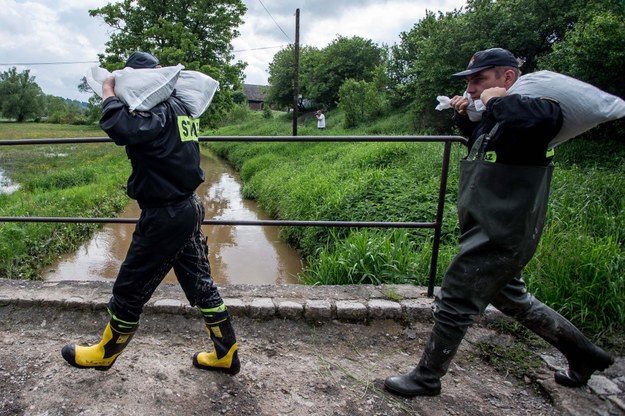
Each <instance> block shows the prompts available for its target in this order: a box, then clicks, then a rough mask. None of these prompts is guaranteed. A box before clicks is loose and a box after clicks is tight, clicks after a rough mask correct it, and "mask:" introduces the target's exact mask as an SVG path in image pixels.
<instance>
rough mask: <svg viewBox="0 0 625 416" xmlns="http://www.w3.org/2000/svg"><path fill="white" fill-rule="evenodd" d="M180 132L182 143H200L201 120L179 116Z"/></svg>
mask: <svg viewBox="0 0 625 416" xmlns="http://www.w3.org/2000/svg"><path fill="white" fill-rule="evenodd" d="M178 132H179V133H180V141H183V142H191V141H193V142H197V141H199V138H200V119H199V118H191V117H188V116H178Z"/></svg>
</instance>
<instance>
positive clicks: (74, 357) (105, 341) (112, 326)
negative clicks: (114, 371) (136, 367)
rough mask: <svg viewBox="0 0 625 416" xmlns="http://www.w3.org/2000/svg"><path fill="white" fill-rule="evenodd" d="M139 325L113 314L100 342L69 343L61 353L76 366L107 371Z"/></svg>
mask: <svg viewBox="0 0 625 416" xmlns="http://www.w3.org/2000/svg"><path fill="white" fill-rule="evenodd" d="M138 326H139V323H138V322H126V321H122V320H120V319H118V318H116V317H115V315H111V320H110V322H109V323H108V324H106V328H104V333H103V334H102V339H101V340H100V342H98V343H97V344H94V345H76V344H67V345H66V346H64V347H63V349H62V350H61V355H62V356H63V358H64V359H65V361H67V362H68V363H69V364H71V365H72V366H74V367H77V368H93V369H96V370H100V371H106V370H108V369H109V368H111V367H112V366H113V364H114V363H115V360H116V359H117V357H119V355H120V354H121V353H122V351H123V350H124V348H126V345H128V343H129V342H130V340H131V339H132V336H133V335H134V334H135V331H136V330H137V327H138Z"/></svg>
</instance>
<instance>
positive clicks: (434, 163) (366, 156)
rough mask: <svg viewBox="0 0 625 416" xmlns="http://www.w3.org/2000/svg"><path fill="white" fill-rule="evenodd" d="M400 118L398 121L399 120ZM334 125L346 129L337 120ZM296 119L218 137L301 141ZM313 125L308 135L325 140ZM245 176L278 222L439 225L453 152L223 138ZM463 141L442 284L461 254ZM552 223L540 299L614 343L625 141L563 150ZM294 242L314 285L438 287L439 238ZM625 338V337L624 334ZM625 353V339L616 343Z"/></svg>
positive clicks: (621, 297) (404, 233) (345, 233)
mask: <svg viewBox="0 0 625 416" xmlns="http://www.w3.org/2000/svg"><path fill="white" fill-rule="evenodd" d="M338 120H340V114H334V113H333V112H330V114H328V115H327V121H328V123H327V126H328V127H327V128H326V130H325V131H323V132H322V134H324V135H361V134H363V135H364V134H391V135H395V134H419V133H418V132H416V131H411V130H410V128H411V126H412V124H411V123H412V121H411V118H410V117H409V115H404V116H402V115H393V116H392V117H389V118H388V119H386V120H384V121H381V122H379V123H372V124H370V125H367V126H363V127H362V128H361V129H358V130H349V131H346V130H344V129H342V128H341V126H340V123H339V122H337V121H338ZM389 120H391V121H390V122H389ZM333 121H334V123H333ZM290 123H291V122H290V120H288V118H287V117H285V116H278V117H274V118H273V119H272V120H270V121H269V122H268V123H267V124H266V125H265V123H264V122H263V121H262V120H260V118H256V119H254V117H251V119H249V120H247V121H246V122H245V123H243V124H240V125H238V126H236V127H231V128H228V129H222V130H217V131H214V132H211V133H210V134H215V135H242V136H254V135H290V134H291V124H290ZM313 123H314V122H313V121H312V120H307V121H306V122H305V123H304V125H302V126H300V127H299V129H298V132H299V135H315V134H318V132H316V131H314V124H313ZM210 147H211V148H212V149H213V150H215V151H216V152H217V153H218V154H219V155H221V156H222V157H224V158H226V159H228V160H229V161H230V162H231V163H232V164H233V165H234V166H235V167H236V168H237V169H239V170H240V172H241V177H242V179H243V181H244V187H243V191H244V194H245V196H246V197H248V198H254V199H256V200H257V202H258V203H259V204H260V206H261V207H262V208H263V209H264V210H266V211H267V213H269V214H270V215H271V216H272V217H275V218H280V219H300V220H354V221H357V220H363V221H431V220H432V219H433V213H434V211H435V204H436V196H437V192H438V181H439V179H438V177H439V174H440V161H441V155H442V150H441V147H440V145H437V144H427V145H426V144H406V143H358V144H352V143H349V144H346V143H211V144H210ZM462 155H464V150H463V149H461V146H459V145H454V150H453V156H452V162H451V168H450V178H449V184H448V192H447V197H446V208H445V213H444V226H443V234H442V243H441V248H440V252H439V262H438V269H437V282H436V283H437V284H440V281H441V279H442V276H443V275H444V271H445V268H446V266H447V264H449V262H450V261H451V259H452V258H453V256H454V254H455V253H456V252H457V242H458V236H459V231H458V226H457V215H456V212H455V203H456V193H457V176H458V172H457V161H458V160H459V158H460V157H462ZM555 160H556V165H557V166H556V170H555V175H554V179H553V186H552V191H551V199H550V207H549V213H548V219H547V226H546V228H545V230H544V234H543V237H542V240H541V244H540V246H539V249H538V251H537V253H536V255H535V256H534V258H533V259H532V261H531V262H530V264H529V265H528V267H527V268H526V270H525V273H524V277H525V280H526V281H527V283H528V286H529V288H530V291H532V292H533V293H534V294H535V295H536V296H537V297H538V298H539V299H541V300H543V301H544V302H545V303H547V304H549V305H550V306H552V307H554V308H555V309H557V310H558V311H560V312H561V313H563V314H564V315H565V316H566V317H568V318H570V319H571V320H572V321H573V322H574V323H575V324H577V325H578V326H579V327H580V328H581V329H582V330H583V331H585V332H586V333H588V334H589V335H591V336H593V337H594V338H595V339H602V340H603V342H606V343H608V342H609V338H611V337H616V338H618V337H619V336H621V337H622V333H623V330H624V329H625V255H624V254H623V253H624V250H623V245H624V240H625V237H624V234H625V232H624V231H623V230H625V183H624V182H623V177H624V176H625V145H624V144H623V143H622V142H618V141H604V142H600V141H596V140H592V141H591V140H587V139H586V140H585V139H584V138H578V139H575V140H572V141H571V142H568V143H565V144H562V145H561V146H559V147H558V148H557V149H556V158H555ZM281 232H282V236H283V237H284V238H285V239H286V240H287V241H288V242H289V243H290V244H292V245H294V246H295V247H297V248H298V249H299V250H300V251H301V253H302V254H303V255H304V256H305V257H306V258H307V261H308V267H307V269H306V271H305V272H304V273H303V274H302V275H301V276H300V278H301V279H302V281H303V282H304V283H307V284H351V283H373V284H379V283H414V284H420V285H424V284H426V283H427V275H428V271H429V261H430V252H431V245H432V241H431V240H432V233H431V232H430V231H428V230H407V229H396V230H388V229H339V228H337V229H334V230H331V229H318V228H308V227H298V228H295V227H286V228H284V229H283V230H282V231H281ZM619 334H620V335H619ZM616 344H618V345H620V348H622V341H621V342H618V341H617V342H616Z"/></svg>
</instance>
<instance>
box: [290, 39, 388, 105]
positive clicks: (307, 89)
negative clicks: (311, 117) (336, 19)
mask: <svg viewBox="0 0 625 416" xmlns="http://www.w3.org/2000/svg"><path fill="white" fill-rule="evenodd" d="M310 58H311V59H309V60H308V61H307V62H306V64H304V63H302V68H301V71H300V73H301V77H300V81H301V86H302V94H303V95H305V96H306V98H309V99H311V100H313V101H315V102H317V103H323V104H325V105H326V106H327V107H335V106H336V104H337V102H338V99H339V88H340V87H341V85H343V82H345V81H346V80H347V79H353V80H356V81H372V78H373V72H374V69H375V68H376V67H377V66H379V65H380V64H382V59H383V49H382V48H381V47H379V46H377V45H376V44H375V43H373V42H372V41H371V40H369V39H363V38H361V37H359V36H354V37H352V38H346V37H343V36H339V37H338V38H337V39H335V40H334V41H332V43H330V44H329V45H328V46H326V47H325V48H324V49H322V50H321V52H320V53H319V54H318V55H316V54H315V55H311V56H310Z"/></svg>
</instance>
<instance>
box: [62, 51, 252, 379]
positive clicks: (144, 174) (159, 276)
mask: <svg viewBox="0 0 625 416" xmlns="http://www.w3.org/2000/svg"><path fill="white" fill-rule="evenodd" d="M125 66H126V67H130V68H135V69H142V68H159V67H160V65H159V61H158V59H156V58H155V57H154V56H152V55H151V54H148V53H144V52H135V53H133V54H132V55H131V56H130V57H129V58H128V61H127V62H126V65H125ZM102 92H103V96H102V99H103V102H102V113H103V114H102V118H101V120H100V127H101V128H102V130H104V131H105V132H106V133H107V134H108V136H109V137H110V138H111V139H113V141H114V142H115V143H116V144H117V145H119V146H126V153H127V155H128V158H129V159H130V163H131V165H132V173H131V175H130V178H129V179H128V195H129V196H130V197H131V198H133V199H136V200H137V202H138V203H139V206H140V207H141V217H140V218H139V221H138V223H137V225H136V228H135V231H134V234H133V236H132V242H131V244H130V248H129V249H128V253H127V255H126V259H125V260H124V262H123V264H122V265H121V268H120V270H119V274H118V275H117V279H116V280H115V283H114V285H113V296H112V297H111V300H110V301H109V304H108V312H109V315H110V322H109V323H108V324H107V325H106V328H105V329H104V333H103V335H102V340H101V341H100V342H99V343H97V344H95V345H90V346H83V345H76V344H68V345H66V346H65V347H63V350H62V355H63V358H65V360H66V361H67V362H68V363H70V364H71V365H73V366H74V367H78V368H95V369H96V370H108V369H109V368H111V366H112V365H113V363H115V360H116V359H117V357H118V356H119V355H120V354H121V353H122V351H123V350H124V348H125V347H126V346H127V345H128V343H129V342H130V339H131V338H132V336H133V335H134V334H135V331H136V330H137V327H138V326H139V316H140V315H141V312H142V310H143V306H144V305H145V303H146V302H147V301H148V300H149V299H150V297H151V296H152V294H153V293H154V291H155V290H156V288H157V286H158V285H159V284H160V283H161V281H162V280H163V278H164V277H165V275H166V274H167V273H168V272H169V270H171V269H172V267H173V269H174V272H175V273H176V277H177V279H178V282H179V283H180V286H181V288H182V290H183V291H184V293H185V295H186V297H187V299H188V300H189V303H190V304H191V306H197V307H198V309H199V310H200V311H201V313H202V314H203V316H204V321H205V325H206V329H207V330H208V334H209V336H210V339H211V340H212V342H213V346H214V351H212V352H199V353H196V354H195V355H194V356H193V365H194V366H195V367H198V368H201V369H205V370H216V371H221V372H224V373H227V374H231V375H234V374H236V373H238V372H239V370H240V367H241V366H240V363H239V358H238V352H237V349H238V345H237V342H236V339H235V335H234V329H233V328H232V324H231V322H230V318H229V315H228V312H227V311H226V306H225V304H224V302H223V300H222V298H221V296H220V294H219V292H218V290H217V287H216V286H215V285H214V283H213V279H212V276H211V271H210V265H209V262H208V246H207V244H206V237H204V235H203V234H202V231H201V224H202V221H203V220H204V206H203V205H202V202H201V201H200V199H199V198H198V196H197V195H196V194H195V190H196V188H197V187H198V185H199V184H200V183H202V182H203V181H204V171H203V170H202V169H201V168H200V152H199V142H198V137H199V132H198V130H199V120H198V119H194V118H191V117H190V116H189V111H188V110H187V108H186V107H185V106H184V105H183V103H182V102H181V101H180V100H179V99H178V98H177V97H176V95H175V92H174V94H172V95H171V96H170V97H169V98H168V99H167V100H165V101H164V102H162V103H160V104H157V105H156V106H155V107H154V108H152V109H150V110H149V111H132V112H131V111H129V109H128V107H127V106H126V105H125V104H124V103H123V102H122V101H121V100H120V99H119V98H117V97H116V96H115V78H114V77H113V76H111V77H109V78H108V79H107V80H106V81H105V82H104V83H103V85H102Z"/></svg>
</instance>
